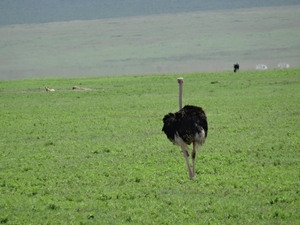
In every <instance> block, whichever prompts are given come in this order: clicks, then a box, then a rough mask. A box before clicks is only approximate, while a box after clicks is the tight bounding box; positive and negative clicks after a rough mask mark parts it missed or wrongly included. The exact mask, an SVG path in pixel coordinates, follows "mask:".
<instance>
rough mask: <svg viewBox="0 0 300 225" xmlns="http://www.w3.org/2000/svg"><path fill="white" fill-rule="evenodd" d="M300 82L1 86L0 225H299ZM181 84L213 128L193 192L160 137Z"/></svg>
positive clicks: (249, 76)
mask: <svg viewBox="0 0 300 225" xmlns="http://www.w3.org/2000/svg"><path fill="white" fill-rule="evenodd" d="M299 73H300V70H299V69H289V70H269V71H241V72H239V73H233V72H218V73H192V74H170V75H151V76H121V77H103V78H100V77H99V78H39V79H23V80H15V81H0V117H1V120H0V223H2V224H299V223H300V215H299V210H300V197H299V196H300V166H299V165H300V162H299V161H300V151H299V149H300V135H299V125H300V120H299V118H300V103H299V99H300V92H299V86H300V76H299ZM179 76H183V77H184V79H185V83H184V99H183V101H184V104H193V105H199V106H202V107H203V108H204V109H205V110H206V114H207V117H208V121H209V131H208V138H207V141H206V143H205V145H204V146H203V147H202V148H201V149H199V151H198V154H197V158H196V178H195V179H194V180H189V178H188V174H187V168H186V165H185V161H184V157H183V156H182V153H181V151H180V148H179V147H177V146H174V145H172V144H171V143H170V142H169V141H168V140H167V138H166V137H165V135H164V134H163V133H162V132H161V128H162V118H163V116H164V115H165V114H166V113H168V112H175V111H177V110H178V99H177V98H178V86H177V85H178V84H177V81H176V78H177V77H179ZM73 85H78V86H80V87H81V88H82V90H78V91H72V90H71V87H72V86H73ZM45 86H49V87H50V88H55V89H56V91H55V92H51V93H50V92H45V91H44V87H45Z"/></svg>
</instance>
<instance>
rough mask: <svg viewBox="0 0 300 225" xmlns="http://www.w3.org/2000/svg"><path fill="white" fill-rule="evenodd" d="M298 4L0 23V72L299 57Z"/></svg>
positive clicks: (172, 67) (272, 62)
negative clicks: (114, 17)
mask: <svg viewBox="0 0 300 225" xmlns="http://www.w3.org/2000/svg"><path fill="white" fill-rule="evenodd" d="M299 12H300V6H299V5H296V6H283V7H261V8H248V9H236V10H220V11H206V12H192V13H177V14H162V15H152V16H137V17H126V18H117V19H101V20H89V21H70V22H56V23H45V24H24V25H11V26H4V27H0V79H19V78H33V77H34V78H35V77H50V76H52V77H87V76H113V75H140V74H155V73H158V74H161V73H187V72H188V73H192V72H207V71H226V70H232V67H233V63H236V62H239V63H240V66H241V69H242V70H246V69H251V70H252V69H254V68H255V65H256V64H266V65H267V66H268V67H269V68H276V67H277V64H278V63H280V62H283V63H289V64H290V65H291V67H299V66H300V64H299V62H300V55H299V52H300V49H299V46H300V27H299V24H300V17H299V16H298V15H299Z"/></svg>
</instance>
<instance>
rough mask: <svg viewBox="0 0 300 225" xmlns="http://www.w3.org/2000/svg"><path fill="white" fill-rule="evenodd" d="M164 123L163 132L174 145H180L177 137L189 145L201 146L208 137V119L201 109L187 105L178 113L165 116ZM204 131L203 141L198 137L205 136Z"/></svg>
mask: <svg viewBox="0 0 300 225" xmlns="http://www.w3.org/2000/svg"><path fill="white" fill-rule="evenodd" d="M163 122H164V125H163V128H162V131H163V132H164V133H165V134H166V136H167V138H168V139H169V140H170V141H171V142H173V143H174V144H177V145H179V143H176V141H175V137H180V138H181V139H182V140H183V141H184V142H185V144H187V145H190V144H191V143H193V142H195V143H196V144H197V143H198V144H200V145H201V144H203V142H204V140H205V138H206V137H207V132H208V124H207V118H206V115H205V112H204V110H203V109H202V108H201V107H198V106H192V105H186V106H184V107H183V108H182V109H181V110H179V111H178V112H176V113H169V114H167V115H165V116H164V118H163ZM203 131H204V135H205V137H202V138H201V140H200V139H197V138H196V137H199V135H200V136H201V135H203Z"/></svg>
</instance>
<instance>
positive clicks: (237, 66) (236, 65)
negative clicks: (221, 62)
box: [233, 63, 240, 72]
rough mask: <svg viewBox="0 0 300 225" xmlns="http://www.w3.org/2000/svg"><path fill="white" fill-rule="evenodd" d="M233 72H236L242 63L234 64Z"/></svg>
mask: <svg viewBox="0 0 300 225" xmlns="http://www.w3.org/2000/svg"><path fill="white" fill-rule="evenodd" d="M233 69H234V70H233V72H236V71H237V70H240V65H239V64H238V63H236V64H233Z"/></svg>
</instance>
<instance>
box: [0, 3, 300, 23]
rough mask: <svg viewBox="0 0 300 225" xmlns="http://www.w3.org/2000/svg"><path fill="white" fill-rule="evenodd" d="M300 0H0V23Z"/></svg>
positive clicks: (264, 4)
mask: <svg viewBox="0 0 300 225" xmlns="http://www.w3.org/2000/svg"><path fill="white" fill-rule="evenodd" d="M299 4H300V1H299V0H264V1H262V0H209V1H208V0H151V1H146V0H1V1H0V26H3V25H11V24H24V23H48V22H57V21H71V20H95V19H104V18H117V17H128V16H142V15H157V14H169V13H183V12H196V11H207V10H227V9H242V8H252V7H270V6H271V7H276V6H287V5H299Z"/></svg>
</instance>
